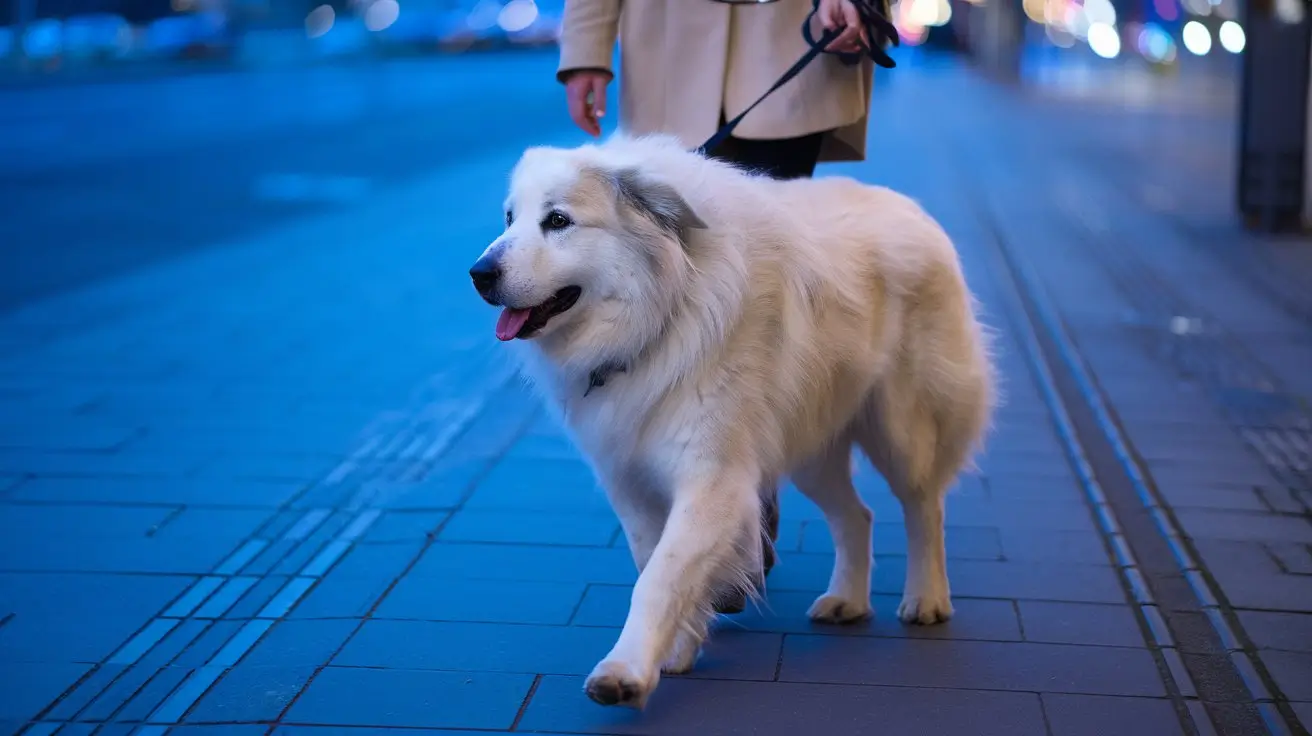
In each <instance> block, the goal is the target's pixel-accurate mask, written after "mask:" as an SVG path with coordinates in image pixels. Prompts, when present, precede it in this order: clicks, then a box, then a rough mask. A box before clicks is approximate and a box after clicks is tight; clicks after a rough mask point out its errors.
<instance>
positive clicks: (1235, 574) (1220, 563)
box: [1195, 539, 1312, 611]
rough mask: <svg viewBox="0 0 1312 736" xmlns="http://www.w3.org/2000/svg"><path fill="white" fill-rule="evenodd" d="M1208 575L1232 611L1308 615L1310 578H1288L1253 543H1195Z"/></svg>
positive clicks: (1311, 591) (1311, 606) (1311, 593)
mask: <svg viewBox="0 0 1312 736" xmlns="http://www.w3.org/2000/svg"><path fill="white" fill-rule="evenodd" d="M1195 545H1196V547H1197V549H1198V553H1199V556H1200V557H1201V558H1202V562H1203V564H1204V565H1205V566H1206V567H1207V569H1208V571H1209V572H1211V573H1212V575H1213V576H1214V577H1215V578H1216V580H1217V582H1218V583H1220V585H1221V589H1222V590H1224V591H1225V596H1226V598H1228V599H1229V600H1230V604H1231V605H1233V606H1235V607H1236V608H1253V609H1265V610H1278V611H1312V576H1307V575H1290V574H1288V573H1286V572H1284V571H1283V570H1281V569H1280V567H1279V566H1278V565H1277V564H1276V561H1275V560H1274V559H1272V557H1271V555H1270V554H1269V553H1268V552H1267V551H1266V549H1264V548H1263V547H1262V545H1260V544H1257V543H1255V542H1226V541H1220V540H1212V539H1200V540H1197V541H1196V542H1195Z"/></svg>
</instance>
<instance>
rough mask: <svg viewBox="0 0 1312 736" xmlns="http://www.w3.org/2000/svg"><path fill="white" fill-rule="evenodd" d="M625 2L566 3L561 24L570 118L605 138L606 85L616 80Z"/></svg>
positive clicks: (561, 70)
mask: <svg viewBox="0 0 1312 736" xmlns="http://www.w3.org/2000/svg"><path fill="white" fill-rule="evenodd" d="M620 2H621V0H565V15H564V17H563V18H562V19H561V23H560V65H559V66H557V67H556V79H558V80H560V81H561V82H563V83H564V84H565V98H566V100H567V101H568V102H569V116H570V117H571V118H573V120H574V124H575V125H577V126H579V127H580V128H582V129H583V130H584V131H585V132H587V133H589V134H591V135H594V136H599V135H601V122H600V118H602V117H603V116H604V115H605V114H606V85H607V84H609V83H610V80H611V78H612V77H614V76H615V74H614V72H613V71H611V69H612V56H613V55H614V50H615V39H616V38H617V37H618V35H619V27H620Z"/></svg>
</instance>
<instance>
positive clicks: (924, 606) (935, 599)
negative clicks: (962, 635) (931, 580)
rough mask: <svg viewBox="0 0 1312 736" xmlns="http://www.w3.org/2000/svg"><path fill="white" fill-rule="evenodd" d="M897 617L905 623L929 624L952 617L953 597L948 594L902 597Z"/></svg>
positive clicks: (908, 595)
mask: <svg viewBox="0 0 1312 736" xmlns="http://www.w3.org/2000/svg"><path fill="white" fill-rule="evenodd" d="M897 617H898V618H899V619H901V621H902V623H904V624H921V625H924V626H929V625H930V624H937V623H942V622H944V621H947V620H948V619H950V618H952V599H951V598H950V597H949V596H948V595H947V594H946V593H942V594H930V595H911V594H909V593H908V594H907V595H904V596H903V597H902V603H901V605H899V606H898V607H897Z"/></svg>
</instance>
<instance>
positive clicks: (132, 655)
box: [107, 619, 180, 665]
mask: <svg viewBox="0 0 1312 736" xmlns="http://www.w3.org/2000/svg"><path fill="white" fill-rule="evenodd" d="M178 623H180V622H179V621H178V620H177V619H155V620H153V621H151V622H150V623H148V624H146V626H145V627H144V628H143V629H141V631H138V632H137V634H136V636H133V637H132V638H131V639H128V641H127V643H126V644H124V645H123V646H121V647H119V648H118V651H116V652H114V653H113V654H112V655H110V657H109V660H108V662H107V664H122V665H128V664H133V663H135V662H136V661H137V660H139V659H141V657H142V655H144V654H145V653H146V652H148V651H150V650H151V648H152V647H154V646H155V645H156V644H157V643H159V641H160V640H161V639H163V638H164V637H165V636H167V635H168V634H169V632H171V631H173V629H174V628H176V627H177V625H178Z"/></svg>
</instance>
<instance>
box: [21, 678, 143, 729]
mask: <svg viewBox="0 0 1312 736" xmlns="http://www.w3.org/2000/svg"><path fill="white" fill-rule="evenodd" d="M127 670H128V665H120V664H105V665H101V666H99V667H97V668H95V669H93V670H91V671H90V672H89V673H87V675H86V676H85V677H84V678H82V679H81V680H79V681H78V684H77V686H76V687H74V688H71V689H69V690H67V691H65V694H64V695H63V696H62V697H60V698H59V700H58V701H57V702H55V703H54V704H53V707H51V708H50V710H48V711H46V712H45V713H44V714H43V717H44V718H45V719H47V720H51V721H69V720H72V719H73V718H74V717H75V716H76V715H77V714H78V713H80V712H81V711H82V709H83V708H86V707H87V706H88V705H90V704H91V702H92V701H93V700H94V699H95V698H96V696H98V695H99V694H100V693H101V692H103V691H105V690H107V689H109V688H110V687H111V686H112V683H113V682H115V681H116V680H118V679H119V678H120V677H121V676H122V675H123V674H124V672H125V671H127ZM150 671H152V672H153V671H154V668H150Z"/></svg>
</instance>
